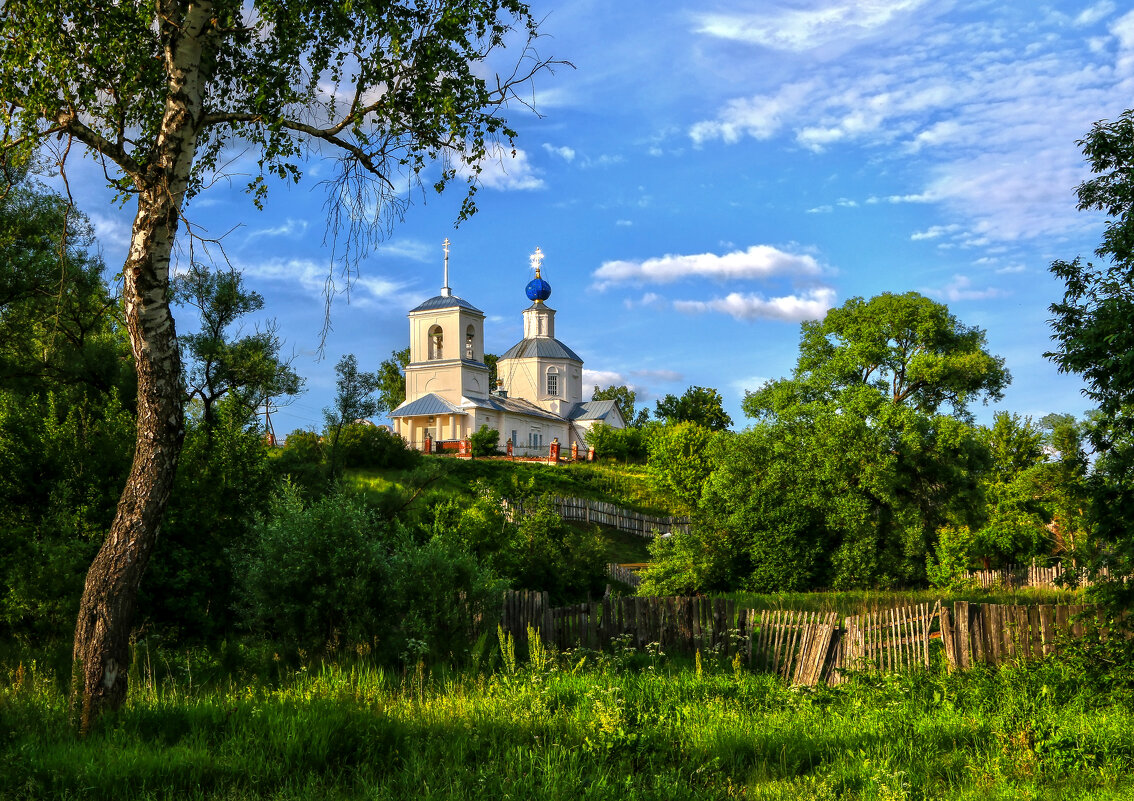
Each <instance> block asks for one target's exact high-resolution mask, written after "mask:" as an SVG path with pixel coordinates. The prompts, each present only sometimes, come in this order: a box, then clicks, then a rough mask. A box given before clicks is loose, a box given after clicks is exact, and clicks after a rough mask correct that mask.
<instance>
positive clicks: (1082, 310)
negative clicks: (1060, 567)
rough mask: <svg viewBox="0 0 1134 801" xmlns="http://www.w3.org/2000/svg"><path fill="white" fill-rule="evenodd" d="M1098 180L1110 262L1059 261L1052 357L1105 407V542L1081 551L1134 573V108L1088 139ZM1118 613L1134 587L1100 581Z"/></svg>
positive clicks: (1081, 192) (1096, 523) (1096, 206)
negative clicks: (1060, 285) (1061, 288)
mask: <svg viewBox="0 0 1134 801" xmlns="http://www.w3.org/2000/svg"><path fill="white" fill-rule="evenodd" d="M1079 144H1080V146H1081V147H1082V149H1083V154H1084V155H1085V156H1086V157H1087V160H1088V161H1089V162H1090V165H1091V171H1092V172H1093V176H1092V177H1091V178H1090V179H1088V180H1086V181H1084V182H1083V183H1082V184H1080V185H1079V188H1078V198H1079V209H1080V210H1099V211H1102V212H1104V213H1105V214H1106V217H1107V222H1106V230H1105V232H1104V234H1103V238H1102V242H1101V243H1100V244H1099V246H1098V248H1096V249H1095V255H1096V256H1098V257H1099V258H1100V259H1101V260H1103V263H1102V264H1099V265H1096V264H1093V263H1090V262H1088V263H1086V264H1083V263H1082V261H1080V259H1078V258H1076V259H1075V260H1074V261H1071V262H1067V261H1062V260H1060V261H1056V262H1053V263H1052V265H1051V272H1052V273H1053V274H1054V275H1055V276H1056V277H1057V278H1059V279H1061V280H1063V281H1064V282H1065V283H1066V285H1067V288H1066V291H1065V292H1064V295H1063V300H1062V301H1061V302H1059V303H1054V304H1052V305H1051V307H1050V310H1051V312H1052V314H1053V315H1054V316H1053V318H1052V320H1051V325H1052V332H1053V333H1052V338H1053V339H1054V340H1055V342H1056V344H1057V347H1056V349H1055V350H1054V351H1052V352H1049V353H1046V354H1044V355H1045V356H1047V357H1048V358H1050V359H1052V360H1054V361H1055V363H1056V364H1057V365H1058V366H1059V370H1060V371H1061V372H1072V373H1078V374H1080V375H1081V376H1082V377H1083V379H1084V381H1085V383H1086V389H1085V390H1084V393H1085V394H1086V395H1087V397H1088V398H1090V399H1091V400H1093V401H1094V402H1095V403H1097V404H1098V407H1099V414H1098V415H1097V416H1096V417H1095V419H1094V420H1093V421H1092V423H1093V425H1092V426H1091V429H1090V432H1089V437H1090V441H1091V444H1092V445H1093V446H1094V449H1095V452H1096V454H1097V455H1096V460H1095V470H1094V473H1093V475H1092V476H1091V477H1090V480H1089V482H1088V485H1087V492H1088V494H1089V497H1090V501H1091V503H1090V506H1089V510H1088V523H1089V525H1090V527H1091V528H1092V529H1093V530H1094V537H1095V541H1094V542H1091V543H1087V542H1083V543H1081V546H1082V547H1081V548H1080V549H1079V552H1080V556H1081V557H1083V558H1085V559H1089V561H1090V562H1091V563H1092V564H1093V565H1094V566H1104V565H1105V566H1108V567H1109V568H1110V569H1111V570H1112V571H1113V573H1114V574H1115V575H1130V574H1131V573H1132V572H1134V537H1132V536H1131V534H1130V520H1132V519H1134V405H1132V403H1131V397H1134V332H1132V330H1131V327H1130V320H1131V319H1132V318H1134V181H1132V175H1134V110H1127V111H1124V112H1123V113H1122V114H1121V115H1119V117H1118V119H1116V120H1113V121H1109V122H1108V121H1102V122H1097V123H1095V125H1094V126H1093V127H1092V128H1091V130H1090V132H1089V133H1088V134H1087V136H1086V138H1084V139H1083V140H1082V141H1080V142H1079ZM1100 589H1101V591H1102V593H1103V594H1104V595H1105V597H1106V600H1107V602H1108V603H1109V604H1110V605H1111V606H1112V608H1116V609H1128V608H1130V605H1131V601H1132V599H1134V585H1130V583H1129V582H1126V583H1123V582H1115V583H1113V584H1110V585H1109V586H1103V587H1100Z"/></svg>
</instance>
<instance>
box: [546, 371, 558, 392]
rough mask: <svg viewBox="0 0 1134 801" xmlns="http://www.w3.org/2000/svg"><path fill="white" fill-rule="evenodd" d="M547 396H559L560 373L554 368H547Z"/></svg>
mask: <svg viewBox="0 0 1134 801" xmlns="http://www.w3.org/2000/svg"><path fill="white" fill-rule="evenodd" d="M547 394H548V395H551V396H552V397H556V396H558V395H559V371H558V370H556V369H555V368H554V367H548V368H547Z"/></svg>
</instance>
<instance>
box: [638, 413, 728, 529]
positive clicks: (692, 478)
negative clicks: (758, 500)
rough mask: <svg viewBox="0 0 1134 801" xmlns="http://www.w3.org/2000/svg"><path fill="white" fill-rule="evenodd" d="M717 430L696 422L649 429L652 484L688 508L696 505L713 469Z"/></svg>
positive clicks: (650, 478)
mask: <svg viewBox="0 0 1134 801" xmlns="http://www.w3.org/2000/svg"><path fill="white" fill-rule="evenodd" d="M715 436H716V435H715V433H714V432H712V431H710V430H709V429H707V428H705V427H704V426H700V425H697V424H696V423H675V424H673V425H668V426H657V427H655V428H654V429H653V430H652V431H651V432H650V437H649V445H648V447H649V460H648V461H647V462H646V473H647V475H648V477H649V481H650V485H651V486H652V488H653V489H654V490H655V491H657V492H658V493H660V494H661V495H663V496H667V497H670V498H672V499H674V500H675V501H676V502H677V505H678V506H679V507H681V508H682V509H683V510H685V511H686V512H691V511H693V510H694V509H696V508H697V505H698V503H699V502H700V500H701V489H702V487H704V485H705V482H706V481H707V480H708V478H709V474H710V473H712V471H713V459H712V455H711V448H712V444H713V441H714V439H715Z"/></svg>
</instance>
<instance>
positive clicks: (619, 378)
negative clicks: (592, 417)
mask: <svg viewBox="0 0 1134 801" xmlns="http://www.w3.org/2000/svg"><path fill="white" fill-rule="evenodd" d="M622 385H627V386H629V384H627V381H626V378H625V376H623V375H622V373H618V372H615V371H614V370H588V369H587V368H586V367H584V368H583V397H586V398H589V397H590V393H589V392H588V391H587V388H588V387H590V388H591V389H594V387H599V388H605V387H617V386H622Z"/></svg>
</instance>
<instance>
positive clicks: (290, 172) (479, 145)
mask: <svg viewBox="0 0 1134 801" xmlns="http://www.w3.org/2000/svg"><path fill="white" fill-rule="evenodd" d="M517 27H518V28H519V29H520V30H521V31H526V32H527V33H528V35H529V49H527V50H525V53H524V55H525V56H526V57H527V59H526V60H524V61H522V62H521V65H520V67H519V68H518V69H517V70H516V71H514V72H513V73H512V74H511V75H509V76H506V77H504V78H501V79H498V80H496V81H493V82H490V81H489V80H488V79H487V77H486V75H485V70H483V69H482V65H483V63H484V61H485V59H486V58H487V57H488V55H489V53H491V52H492V51H493V50H495V49H498V48H499V47H501V46H502V44H503V42H504V40H505V37H506V35H507V34H508V33H509V32H510V31H511V30H513V29H514V28H517ZM535 33H536V23H535V21H534V19H533V18H532V17H531V15H530V13H529V11H528V8H527V6H526V5H524V4H523V3H522V2H519V0H475V1H474V2H471V3H470V2H457V0H437V2H436V3H424V4H423V3H416V2H415V3H411V2H408V0H407V1H405V2H397V1H395V2H391V3H383V4H381V5H380V6H372V5H358V4H351V3H347V4H341V5H333V4H332V5H327V4H326V3H321V2H319V3H315V2H306V1H305V0H300V1H299V2H294V3H269V2H261V1H260V0H257V1H256V2H253V3H251V4H248V3H243V2H236V0H200V1H199V2H191V3H182V2H178V0H159V1H158V2H157V3H156V4H153V5H150V4H142V5H137V6H132V5H131V6H115V8H114V9H113V13H112V12H110V11H108V10H107V9H106V8H103V7H102V6H99V5H92V4H90V3H86V2H76V1H75V0H64V1H63V2H60V3H55V4H51V5H44V4H42V3H38V2H31V1H30V0H12V1H11V2H6V3H4V4H3V5H2V6H0V39H2V40H3V41H4V42H5V46H4V49H3V51H2V52H0V101H3V102H2V103H0V119H2V121H3V134H2V135H0V152H3V153H5V154H13V155H12V156H11V157H10V158H9V157H8V156H7V155H6V156H5V158H6V160H8V161H18V160H19V159H20V158H24V157H27V156H28V155H29V154H31V153H32V152H34V151H36V150H38V149H39V148H40V147H45V146H48V143H51V142H57V141H59V140H63V142H64V143H65V144H64V146H63V148H62V149H61V152H62V156H63V157H62V158H61V159H60V165H61V169H63V170H66V169H67V161H68V159H67V156H68V155H70V154H71V153H72V152H75V153H78V152H80V151H81V150H85V151H87V152H88V153H90V154H91V155H93V156H94V157H95V158H96V160H98V161H99V163H100V164H102V165H103V166H104V168H105V169H106V171H107V178H108V181H109V184H110V186H112V187H113V188H114V189H115V190H116V191H117V192H118V193H119V196H120V197H121V198H124V199H126V198H133V200H134V201H135V202H136V204H137V212H136V216H135V218H134V224H133V228H132V232H131V246H130V249H129V255H128V256H127V260H126V263H125V264H124V265H123V269H122V275H123V299H124V308H125V314H126V328H127V331H128V332H129V335H130V339H131V345H132V352H133V353H134V355H135V362H136V372H137V377H138V392H137V398H138V400H137V404H138V425H137V443H136V448H135V459H134V462H133V465H132V467H131V470H130V473H129V475H128V477H127V481H126V486H125V490H124V492H123V495H122V499H121V503H120V504H119V505H118V507H117V514H116V517H115V520H114V522H113V524H112V526H111V529H110V531H109V533H108V535H107V538H106V540H105V542H104V547H103V548H102V549H101V550H100V552H99V555H98V556H97V557H96V558H95V561H94V562H93V564H92V566H91V570H90V571H89V573H88V578H87V582H86V585H85V589H84V595H83V599H82V602H81V606H80V613H79V616H78V624H77V626H76V634H75V650H74V658H75V661H76V665H77V667H78V670H77V671H76V677H77V679H81V684H82V688H81V690H79V689H77V690H76V695H77V697H78V698H79V699H81V708H82V716H81V728H82V729H83V730H86V729H87V727H88V726H89V724H90V721H91V719H92V716H94V715H97V714H98V712H99V711H100V710H101V709H102V708H103V707H105V706H110V707H117V706H119V705H120V704H121V703H122V701H123V699H124V698H125V693H126V671H125V669H124V666H125V665H127V664H128V662H129V655H128V638H129V633H130V628H131V623H132V620H133V615H134V610H135V605H136V603H135V602H136V596H137V588H138V586H139V584H140V581H141V576H142V574H143V572H144V571H145V568H146V565H147V563H148V562H149V558H150V554H151V552H152V550H153V545H154V542H155V541H156V534H157V529H158V525H159V523H160V520H161V516H162V512H163V511H164V508H165V505H166V502H167V500H168V497H169V493H170V491H171V489H172V486H173V480H174V473H175V469H176V465H177V459H178V455H179V453H180V451H181V444H182V440H183V437H184V430H183V416H182V413H181V405H182V400H181V380H180V361H179V358H178V348H177V337H176V333H175V328H174V324H173V316H172V312H171V310H170V306H169V303H168V297H169V280H170V268H171V265H170V259H171V254H172V248H173V245H174V242H175V239H176V235H177V228H178V224H179V222H180V220H181V218H182V216H183V214H184V212H185V205H186V202H187V201H188V200H189V199H190V198H192V197H193V196H194V195H195V194H196V193H198V192H200V191H202V190H203V189H204V188H206V187H207V186H209V184H210V181H211V178H212V177H214V176H215V174H216V172H217V170H218V166H219V165H220V162H221V156H222V154H223V152H224V151H225V149H226V148H228V147H230V146H231V145H232V144H233V143H234V142H239V143H240V144H241V146H242V147H251V148H253V149H254V152H255V153H256V154H257V155H258V156H259V164H260V170H259V171H258V174H256V175H255V176H254V177H253V178H252V181H251V183H250V186H249V189H250V191H251V192H252V193H253V197H254V201H255V202H256V203H257V205H260V204H261V203H262V201H263V197H264V194H265V191H266V187H267V179H268V177H269V176H275V177H278V178H280V179H286V180H298V178H299V177H300V168H299V162H300V160H301V159H302V158H303V157H304V156H305V154H306V153H307V152H309V151H308V148H309V147H310V146H311V145H316V146H317V147H321V148H328V149H330V150H332V151H334V152H336V153H338V154H339V156H340V157H339V159H338V166H339V168H340V172H339V174H338V176H337V178H336V179H332V181H331V182H330V186H331V196H332V198H334V200H333V201H332V203H330V204H329V208H330V211H331V222H330V224H331V226H332V238H334V236H335V235H337V233H338V232H339V231H340V230H341V231H342V232H343V233H344V234H345V235H346V237H347V239H348V243H353V244H357V245H365V243H366V241H367V240H366V239H364V238H362V237H363V236H364V235H365V234H367V233H368V232H369V233H370V234H372V235H373V236H380V235H382V234H383V233H384V232H385V231H386V230H388V227H389V225H390V224H391V223H392V222H394V221H395V220H396V219H397V218H398V217H399V215H400V214H401V212H402V210H403V208H404V205H405V203H406V202H408V201H407V200H406V198H407V195H405V194H403V193H402V192H401V190H400V188H399V187H400V186H401V184H402V181H401V180H400V179H402V178H409V179H411V180H412V179H414V178H417V177H418V176H420V175H421V173H422V171H424V170H426V169H427V168H428V167H429V166H430V165H431V164H432V163H433V162H435V161H438V160H439V161H440V162H441V170H440V172H439V174H438V175H437V179H436V181H435V182H434V186H435V188H437V189H438V190H440V189H442V188H443V187H444V186H445V185H446V184H448V183H449V182H450V181H451V180H452V179H454V178H455V177H456V176H457V175H458V174H459V171H458V167H461V168H465V170H466V172H467V174H469V175H470V176H471V178H470V181H472V182H473V188H475V181H476V178H477V175H478V173H479V170H480V163H481V161H482V160H483V159H485V158H486V157H488V156H489V155H490V149H491V147H492V146H493V142H494V140H495V139H496V138H497V137H502V138H504V139H505V140H508V141H510V140H511V139H512V137H513V136H514V131H512V130H511V129H510V128H509V127H508V125H507V123H506V121H505V120H504V119H503V117H502V116H500V115H499V114H498V109H499V107H500V106H501V105H502V104H504V103H505V102H507V101H508V100H509V99H513V98H516V99H519V98H517V96H516V94H515V89H516V88H517V84H518V83H522V82H524V81H526V79H527V78H529V77H530V76H531V75H532V74H533V73H534V72H536V71H539V70H541V69H543V68H545V67H547V66H548V65H549V64H550V63H551V62H550V61H549V60H547V59H541V58H539V57H538V56H535V55H534V53H533V52H532V51H531V50H530V44H531V38H532V37H534V36H535ZM328 87H330V88H329V89H328ZM521 102H522V101H521ZM72 145H77V147H72ZM346 198H349V199H350V200H349V201H347V202H342V201H344V200H345V199H346ZM364 210H367V211H364ZM474 210H475V204H474V200H473V194H472V191H471V190H470V193H469V195H468V196H467V197H466V198H465V201H464V203H463V204H462V207H461V213H460V216H461V218H464V217H466V216H467V215H468V214H471V213H472V212H473V211H474ZM346 250H347V251H348V252H351V253H353V254H354V255H355V256H357V255H358V251H357V250H356V249H354V248H352V247H348V248H347V249H346ZM336 252H338V251H336ZM356 263H357V262H356V261H353V260H350V261H348V262H347V263H346V264H345V265H344V266H345V267H346V268H347V269H351V268H352V267H353V265H354V264H356Z"/></svg>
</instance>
